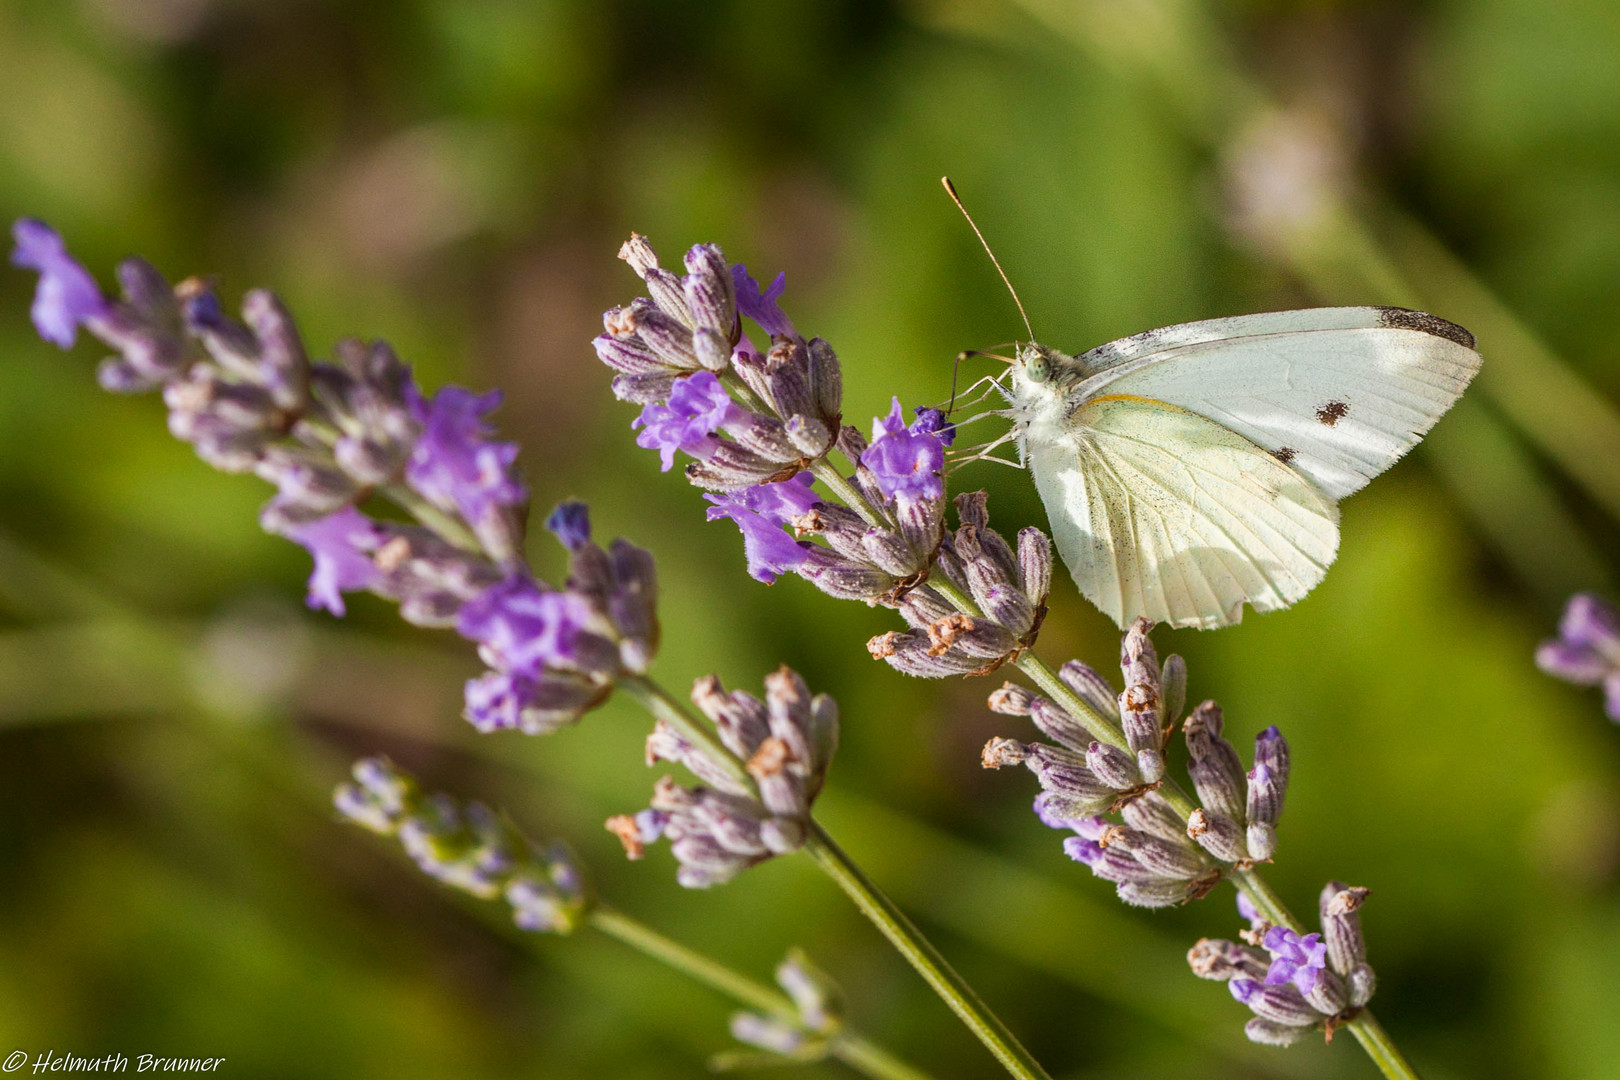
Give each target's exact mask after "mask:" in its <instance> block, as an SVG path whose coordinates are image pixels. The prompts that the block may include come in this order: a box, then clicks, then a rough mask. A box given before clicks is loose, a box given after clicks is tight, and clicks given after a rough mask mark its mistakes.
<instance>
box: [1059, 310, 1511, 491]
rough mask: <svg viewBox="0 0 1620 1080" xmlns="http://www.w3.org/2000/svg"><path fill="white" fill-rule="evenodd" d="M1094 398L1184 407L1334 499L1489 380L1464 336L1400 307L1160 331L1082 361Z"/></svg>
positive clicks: (1085, 386)
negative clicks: (1473, 382) (1478, 381)
mask: <svg viewBox="0 0 1620 1080" xmlns="http://www.w3.org/2000/svg"><path fill="white" fill-rule="evenodd" d="M1079 359H1080V361H1081V363H1082V364H1084V365H1085V370H1086V371H1087V374H1088V377H1087V378H1086V379H1085V380H1084V381H1083V383H1082V384H1081V387H1080V389H1082V390H1083V391H1084V393H1083V396H1085V397H1090V396H1094V395H1096V394H1099V393H1101V394H1129V395H1135V396H1140V397H1146V398H1153V399H1155V400H1159V401H1165V402H1169V403H1170V404H1173V405H1179V406H1181V407H1182V408H1184V409H1188V410H1191V411H1192V412H1195V413H1198V414H1199V415H1201V416H1204V417H1206V418H1208V419H1210V420H1214V421H1215V422H1216V423H1218V424H1220V425H1222V426H1224V427H1226V428H1229V429H1231V430H1232V431H1235V432H1237V433H1238V434H1240V435H1242V436H1244V437H1245V438H1246V439H1248V440H1249V441H1250V442H1252V443H1255V444H1257V445H1259V446H1260V447H1262V448H1264V449H1266V450H1268V451H1270V452H1272V453H1273V454H1274V455H1276V456H1277V457H1278V458H1279V459H1281V460H1282V461H1284V462H1287V463H1288V464H1290V465H1292V466H1293V467H1294V468H1295V469H1298V470H1299V471H1300V472H1301V473H1303V474H1304V475H1305V476H1307V477H1309V478H1310V479H1311V480H1313V481H1315V482H1316V483H1317V484H1318V485H1319V486H1320V487H1321V488H1322V490H1323V491H1324V492H1325V493H1326V494H1327V495H1329V496H1331V497H1332V498H1335V499H1340V498H1343V497H1344V496H1346V495H1349V494H1350V493H1351V492H1354V491H1357V490H1360V488H1362V487H1363V486H1365V485H1366V483H1367V482H1368V481H1369V480H1371V479H1372V478H1373V477H1374V476H1377V475H1378V474H1379V473H1381V472H1383V471H1384V470H1385V469H1387V468H1389V466H1390V465H1392V464H1394V463H1395V461H1396V460H1397V459H1399V458H1400V457H1401V456H1402V455H1403V454H1405V453H1406V452H1407V451H1408V450H1410V449H1411V448H1412V447H1413V446H1415V445H1416V444H1417V442H1418V441H1419V440H1420V439H1421V438H1422V437H1423V435H1424V434H1425V433H1426V432H1427V431H1428V430H1429V428H1431V427H1432V426H1433V425H1434V423H1435V421H1436V420H1438V419H1439V418H1440V416H1441V414H1442V413H1444V412H1445V411H1446V410H1447V409H1449V408H1450V407H1451V405H1452V404H1453V403H1454V402H1455V401H1456V400H1457V397H1458V396H1459V395H1460V394H1461V393H1462V391H1463V389H1464V388H1465V387H1466V386H1467V385H1468V382H1469V380H1470V379H1472V378H1473V377H1474V374H1475V373H1476V372H1478V370H1479V366H1480V357H1479V354H1478V353H1477V352H1475V351H1474V349H1473V337H1472V336H1471V335H1469V334H1468V332H1467V331H1465V330H1463V329H1462V328H1461V327H1458V326H1455V325H1453V324H1452V323H1448V322H1445V321H1444V320H1442V319H1437V318H1435V317H1434V316H1432V315H1425V314H1423V313H1421V312H1414V311H1406V310H1405V309H1401V308H1378V307H1359V308H1357V307H1351V308H1314V309H1309V310H1305V311H1283V312H1273V313H1270V314H1264V315H1244V316H1239V317H1236V318H1227V319H1210V320H1208V321H1205V322H1198V323H1185V324H1182V325H1180V326H1171V327H1166V328H1164V329H1162V330H1155V331H1149V332H1148V333H1146V334H1139V335H1136V336H1135V337H1130V338H1122V339H1120V340H1119V341H1117V342H1111V343H1110V344H1108V345H1103V346H1100V347H1099V348H1097V349H1093V350H1092V351H1091V352H1089V353H1086V354H1084V355H1083V356H1081V357H1080V358H1079Z"/></svg>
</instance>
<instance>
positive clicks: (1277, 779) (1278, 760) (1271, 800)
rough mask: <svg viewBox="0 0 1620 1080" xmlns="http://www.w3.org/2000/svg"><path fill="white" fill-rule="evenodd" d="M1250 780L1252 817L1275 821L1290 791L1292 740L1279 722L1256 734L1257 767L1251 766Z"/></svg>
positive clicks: (1255, 753) (1250, 815)
mask: <svg viewBox="0 0 1620 1080" xmlns="http://www.w3.org/2000/svg"><path fill="white" fill-rule="evenodd" d="M1248 781H1249V790H1248V800H1247V809H1248V819H1249V821H1250V822H1263V823H1265V824H1267V825H1275V824H1276V823H1277V819H1278V818H1279V817H1281V816H1282V804H1283V796H1284V795H1285V794H1286V793H1287V791H1288V740H1286V739H1284V738H1283V737H1282V733H1281V732H1279V731H1278V730H1277V729H1276V727H1275V726H1273V727H1268V728H1266V730H1264V731H1262V732H1261V733H1260V734H1259V735H1257V736H1255V740H1254V768H1253V769H1251V770H1249V773H1248Z"/></svg>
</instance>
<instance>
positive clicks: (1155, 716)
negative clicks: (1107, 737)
mask: <svg viewBox="0 0 1620 1080" xmlns="http://www.w3.org/2000/svg"><path fill="white" fill-rule="evenodd" d="M1119 717H1120V726H1121V727H1122V728H1123V729H1124V731H1125V739H1126V741H1127V742H1129V743H1130V746H1131V749H1132V750H1153V751H1158V750H1159V749H1160V748H1161V747H1162V745H1163V742H1164V730H1163V729H1162V728H1161V727H1160V726H1159V688H1158V685H1157V683H1149V682H1137V683H1131V684H1130V685H1128V686H1126V688H1125V692H1124V693H1122V694H1120V695H1119Z"/></svg>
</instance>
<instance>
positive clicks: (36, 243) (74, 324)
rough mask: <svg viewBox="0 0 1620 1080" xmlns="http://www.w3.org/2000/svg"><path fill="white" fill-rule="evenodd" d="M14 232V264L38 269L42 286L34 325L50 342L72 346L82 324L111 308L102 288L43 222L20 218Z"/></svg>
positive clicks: (35, 309) (12, 229) (38, 295)
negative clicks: (15, 244)
mask: <svg viewBox="0 0 1620 1080" xmlns="http://www.w3.org/2000/svg"><path fill="white" fill-rule="evenodd" d="M11 235H12V238H13V239H14V240H16V241H17V246H16V247H15V248H13V249H12V252H11V263H12V265H13V266H21V267H24V268H26V269H29V270H37V271H39V287H38V289H37V290H36V291H35V292H34V306H33V308H32V309H31V310H30V312H29V314H30V315H32V316H33V319H34V328H35V329H37V330H38V331H39V336H40V337H42V338H44V339H45V340H46V341H49V342H50V343H51V344H53V345H57V346H60V347H61V348H64V349H70V348H72V347H73V342H74V341H75V340H76V339H77V337H78V329H79V326H80V325H81V324H82V323H85V322H88V321H89V320H91V319H95V318H99V317H101V316H103V315H105V314H106V313H107V311H108V309H109V305H108V303H107V300H106V298H105V297H103V296H102V295H101V288H100V287H99V286H98V285H97V284H96V279H95V278H93V277H91V276H90V272H89V271H88V270H86V269H85V268H84V267H83V266H80V265H79V263H78V262H77V261H76V260H75V259H74V258H73V256H71V255H69V254H68V253H67V247H66V246H65V245H64V244H63V243H62V237H61V236H59V235H58V234H57V233H56V231H55V230H53V229H52V228H51V227H50V226H49V225H47V224H45V223H44V222H43V221H39V220H36V219H34V218H18V219H17V220H16V222H15V223H14V224H13V225H12V226H11Z"/></svg>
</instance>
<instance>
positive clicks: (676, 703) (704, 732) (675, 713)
mask: <svg viewBox="0 0 1620 1080" xmlns="http://www.w3.org/2000/svg"><path fill="white" fill-rule="evenodd" d="M617 684H618V687H619V689H621V690H623V691H624V692H625V693H627V694H629V695H630V696H631V697H633V698H635V699H636V701H637V702H638V703H639V704H640V705H641V707H642V708H644V709H646V710H647V711H648V712H649V713H651V714H652V715H653V718H654V719H657V720H662V721H664V722H665V723H666V724H668V725H669V726H670V727H672V728H674V729H675V730H676V731H677V732H679V733H680V735H681V738H683V739H685V740H686V741H687V742H689V743H691V744H692V745H694V746H696V747H698V748H699V749H701V750H702V751H703V753H704V754H705V755H706V756H708V757H709V758H711V759H712V760H713V761H714V763H715V764H717V765H719V766H720V767H721V768H722V769H724V770H725V771H726V772H727V773H728V774H730V775H731V777H732V778H733V779H734V780H736V781H737V782H738V783H740V784H742V785H743V786H744V787H745V788H746V789H747V790H748V791H751V792H754V793H755V794H758V792H759V788H758V786H757V785H756V784H755V783H754V778H753V777H752V776H750V775H748V768H747V766H745V765H744V764H743V763H742V762H741V761H738V760H737V755H735V754H733V753H732V752H731V751H730V750H728V749H726V747H725V746H724V744H722V743H721V742H720V740H719V738H717V737H716V736H715V733H714V731H713V730H711V729H710V727H709V725H708V723H707V722H706V721H704V720H701V719H699V718H698V717H696V716H694V715H692V712H691V710H690V709H689V708H688V707H687V705H686V703H685V702H683V701H681V700H680V699H679V698H677V697H676V696H675V695H674V694H671V693H670V692H669V691H668V690H666V689H664V688H663V686H661V685H659V684H658V683H657V682H654V681H653V680H652V679H649V678H648V677H647V676H645V675H621V676H619V678H618V680H617Z"/></svg>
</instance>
